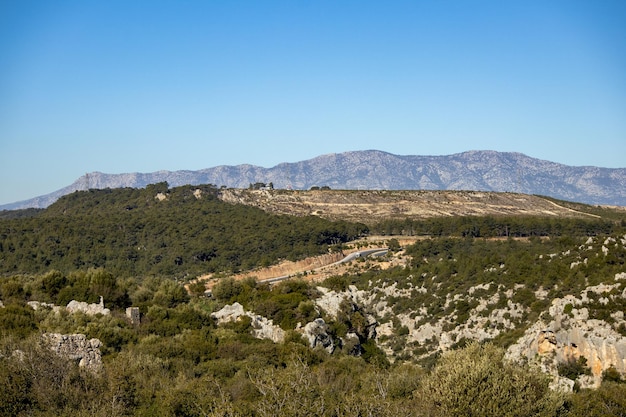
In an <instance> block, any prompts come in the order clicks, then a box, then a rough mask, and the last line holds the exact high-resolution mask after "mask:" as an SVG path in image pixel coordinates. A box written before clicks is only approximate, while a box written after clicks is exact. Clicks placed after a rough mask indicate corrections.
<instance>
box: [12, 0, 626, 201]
mask: <svg viewBox="0 0 626 417" xmlns="http://www.w3.org/2000/svg"><path fill="white" fill-rule="evenodd" d="M625 22H626V1H623V0H618V1H610V0H602V1H591V0H585V1H576V0H564V1H551V0H538V1H533V0H523V1H521V0H520V1H500V0H493V1H486V0H459V1H452V0H437V1H435V0H433V1H406V2H404V1H393V0H390V1H364V0H360V1H341V0H333V1H330V0H329V1H324V0H315V1H313V0H310V1H295V0H288V1H271V0H267V1H266V0H264V1H225V0H224V1H211V0H204V1H182V0H180V1H174V0H172V1H157V0H150V1H139V0H131V1H128V0H106V1H102V0H98V1H89V0H77V1H63V0H59V1H36V0H2V1H0V178H1V180H0V204H4V203H10V202H15V201H18V200H24V199H28V198H31V197H35V196H38V195H42V194H47V193H49V192H52V191H55V190H57V189H59V188H62V187H64V186H66V185H69V184H70V183H72V182H73V181H74V180H75V179H77V178H78V177H79V176H81V175H83V174H85V173H86V172H92V171H101V172H106V173H124V172H153V171H158V170H179V169H190V170H197V169H202V168H208V167H213V166H217V165H236V164H242V163H250V164H254V165H260V166H264V167H271V166H274V165H276V164H278V163H280V162H296V161H300V160H305V159H309V158H313V157H315V156H318V155H322V154H326V153H334V152H344V151H351V150H364V149H380V150H383V151H387V152H391V153H395V154H401V155H447V154H452V153H458V152H463V151H466V150H478V149H481V150H482V149H490V150H497V151H517V152H522V153H525V154H527V155H529V156H532V157H536V158H540V159H547V160H551V161H555V162H559V163H564V164H568V165H596V166H603V167H626V23H625Z"/></svg>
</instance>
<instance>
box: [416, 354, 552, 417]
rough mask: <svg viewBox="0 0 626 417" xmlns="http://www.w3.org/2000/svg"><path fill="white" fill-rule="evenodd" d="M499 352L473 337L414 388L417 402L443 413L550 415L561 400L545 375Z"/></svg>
mask: <svg viewBox="0 0 626 417" xmlns="http://www.w3.org/2000/svg"><path fill="white" fill-rule="evenodd" d="M503 357H504V350H503V349H501V348H498V347H496V346H494V345H491V344H485V345H481V344H478V343H476V342H471V343H470V344H468V345H467V347H465V348H463V349H460V350H456V351H451V352H448V353H446V354H444V355H443V356H442V357H441V358H440V360H439V362H438V363H437V365H436V367H435V368H434V369H433V371H432V372H431V373H430V374H429V375H428V376H427V377H426V378H425V379H424V380H423V383H422V384H421V385H420V387H419V389H418V390H417V391H416V398H417V404H416V406H423V407H426V410H427V412H426V413H425V414H426V415H431V416H446V417H454V416H458V417H465V416H482V417H488V416H494V417H496V416H497V417H500V416H510V417H514V416H519V417H529V416H547V415H554V413H555V412H556V411H557V410H558V409H559V407H560V406H561V404H562V400H561V399H560V397H559V395H557V394H555V393H554V392H552V391H551V390H550V389H549V387H548V382H549V381H548V379H547V377H546V376H545V375H541V374H538V373H535V372H533V371H531V370H529V369H527V368H523V367H521V366H517V365H513V364H509V363H504V362H503Z"/></svg>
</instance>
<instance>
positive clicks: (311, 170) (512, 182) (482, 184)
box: [0, 150, 626, 210]
mask: <svg viewBox="0 0 626 417" xmlns="http://www.w3.org/2000/svg"><path fill="white" fill-rule="evenodd" d="M163 181H167V182H168V184H169V185H170V186H173V187H175V186H180V185H187V184H190V185H198V184H215V185H217V186H226V187H230V188H247V187H248V186H249V185H250V184H251V183H257V182H264V183H270V182H271V183H273V185H274V187H275V188H293V189H309V188H310V187H312V186H324V185H327V186H329V187H331V188H333V189H369V190H376V189H385V190H474V191H511V192H519V193H524V194H540V195H545V196H550V197H554V198H558V199H563V200H569V201H575V202H580V203H587V204H597V205H617V206H626V168H600V167H593V166H569V165H563V164H559V163H555V162H550V161H545V160H541V159H536V158H532V157H529V156H526V155H524V154H521V153H517V152H496V151H468V152H463V153H458V154H453V155H444V156H418V155H394V154H391V153H387V152H383V151H378V150H367V151H354V152H344V153H337V154H326V155H321V156H318V157H316V158H313V159H309V160H306V161H300V162H294V163H289V162H284V163H281V164H278V165H276V166H274V167H272V168H263V167H259V166H255V165H248V164H244V165H236V166H226V165H222V166H217V167H213V168H206V169H202V170H198V171H188V170H181V171H157V172H152V173H130V174H104V173H101V172H93V173H89V174H85V175H83V176H81V177H80V178H79V179H78V180H76V181H75V182H74V183H72V184H71V185H69V186H67V187H64V188H62V189H60V190H57V191H55V192H53V193H50V194H47V195H43V196H39V197H36V198H33V199H30V200H24V201H20V202H16V203H11V204H5V205H2V206H0V210H15V209H22V208H45V207H47V206H49V205H50V204H52V203H54V202H55V201H56V200H57V199H59V198H60V197H62V196H63V195H66V194H70V193H72V192H74V191H79V190H87V189H104V188H121V187H131V188H143V187H145V186H146V185H148V184H154V183H157V182H163Z"/></svg>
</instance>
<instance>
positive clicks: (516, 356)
mask: <svg viewBox="0 0 626 417" xmlns="http://www.w3.org/2000/svg"><path fill="white" fill-rule="evenodd" d="M620 279H622V277H621V275H620V276H619V277H616V280H620ZM618 285H619V284H616V285H598V286H594V287H587V288H586V289H585V290H584V291H582V292H581V296H580V297H575V296H572V295H568V296H566V297H563V298H557V299H555V300H554V301H553V302H552V305H551V307H550V309H549V315H548V317H549V318H550V320H541V321H538V322H537V323H535V324H534V325H532V326H531V327H530V328H529V329H528V330H527V331H526V332H525V334H524V336H523V337H522V338H520V339H519V340H518V342H517V343H515V344H514V345H512V346H511V347H510V348H509V349H508V351H507V357H508V358H509V359H512V360H517V361H525V362H528V363H531V364H537V365H539V366H540V367H541V369H542V370H543V371H544V372H547V373H550V374H552V375H553V376H554V377H555V379H559V378H561V377H559V375H558V364H559V363H564V362H568V361H577V360H578V359H579V358H585V360H586V365H587V366H588V367H589V369H590V371H591V377H584V376H583V377H582V378H579V379H578V382H579V383H580V385H581V386H582V387H598V386H599V385H600V383H601V382H602V374H603V372H604V371H606V370H607V369H609V368H614V369H615V370H616V371H618V372H619V373H620V374H621V375H622V376H624V375H626V337H624V336H622V335H621V334H620V333H619V332H618V331H617V329H619V328H620V326H623V325H624V314H623V312H619V311H618V312H615V313H614V314H612V315H611V318H612V323H608V322H606V321H604V320H597V319H590V318H589V311H588V309H587V308H586V307H585V305H586V304H588V303H589V298H588V295H589V294H591V293H594V294H596V295H597V296H598V299H599V300H605V301H600V302H606V303H610V302H611V301H612V300H614V299H615V297H624V296H625V294H624V293H617V294H616V293H615V291H613V290H614V289H615V288H617V286H618ZM561 382H562V381H561ZM572 385H573V384H572Z"/></svg>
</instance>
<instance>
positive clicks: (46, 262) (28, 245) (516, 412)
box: [0, 184, 626, 417]
mask: <svg viewBox="0 0 626 417" xmlns="http://www.w3.org/2000/svg"><path fill="white" fill-rule="evenodd" d="M198 189H199V190H200V191H201V194H199V193H198V192H197V191H196V190H198ZM217 192H218V190H216V189H215V187H212V186H202V187H195V186H194V187H177V188H173V189H169V188H168V187H167V184H156V185H153V186H149V187H148V188H146V189H143V190H136V189H120V190H100V191H95V190H92V191H88V192H78V193H74V194H71V195H68V196H66V197H64V198H62V199H61V200H59V201H58V202H57V203H55V204H54V205H52V206H51V207H49V208H48V209H46V210H43V211H30V212H29V213H28V214H27V215H26V214H23V215H19V216H4V217H3V218H2V219H1V220H0V270H1V271H2V275H3V276H2V278H0V301H1V302H2V307H0V386H1V387H2V389H1V390H0V416H42V417H44V416H46V417H47V416H59V415H73V416H103V417H104V416H106V417H117V416H355V417H356V416H419V417H426V416H430V417H439V416H441V417H443V416H459V417H460V416H470V415H474V416H520V417H521V416H563V417H565V416H567V417H572V416H624V415H626V384H625V383H624V381H623V379H622V377H621V376H620V375H619V374H615V373H611V372H607V373H606V374H605V375H604V382H603V383H602V385H601V386H600V388H598V389H597V390H585V389H582V390H576V391H574V392H573V393H569V394H564V393H559V392H557V391H553V390H551V389H550V388H549V382H550V381H549V378H548V377H547V376H546V375H544V374H542V373H539V372H538V371H536V370H533V369H531V368H529V367H526V366H522V365H519V364H514V363H511V362H508V361H506V360H505V359H504V352H505V349H506V348H507V347H508V346H509V345H510V344H511V343H513V342H514V341H515V339H516V338H517V337H519V336H520V334H521V333H522V332H523V331H524V329H525V328H526V327H527V326H528V324H529V323H530V322H531V321H533V320H536V319H537V318H539V317H541V316H542V315H545V314H546V309H547V307H548V306H549V303H550V300H551V299H553V298H554V297H562V296H564V295H566V294H576V293H580V291H582V290H584V289H585V288H586V287H587V286H589V285H597V284H600V283H608V282H614V281H613V277H614V276H615V275H616V274H617V273H621V272H626V271H625V267H626V250H625V249H624V244H621V246H620V244H618V242H619V240H620V239H621V237H623V238H624V239H626V237H624V235H625V234H626V229H625V227H624V226H625V224H624V219H623V218H622V217H620V216H615V217H610V216H604V217H603V218H600V219H590V220H572V219H553V218H552V219H538V218H505V217H503V218H448V219H432V220H424V221H419V222H417V221H405V222H383V223H380V224H379V225H373V226H370V228H369V229H368V228H367V227H365V226H364V225H361V224H351V223H345V222H330V221H326V220H323V219H320V218H317V217H302V218H294V217H288V216H276V215H271V214H268V213H265V212H263V211H261V210H259V209H256V208H252V207H246V206H239V205H232V204H226V203H223V202H221V201H220V200H218V199H217V198H216V193H217ZM156 195H160V196H161V197H165V198H164V199H161V200H159V199H156V198H155V196H156ZM198 197H200V198H198ZM368 232H369V233H374V232H377V233H378V232H384V234H390V237H391V234H392V233H397V234H399V235H400V234H420V235H424V236H427V237H426V238H424V239H422V240H418V241H416V243H414V244H412V245H410V246H407V247H406V248H404V251H403V252H402V256H404V257H406V258H407V259H408V260H409V262H407V263H406V264H405V265H404V266H396V267H391V268H389V269H383V268H381V267H379V263H380V262H384V261H385V260H386V259H385V258H382V259H363V258H359V259H357V260H356V261H354V264H355V269H354V272H348V273H346V274H343V275H336V276H333V277H330V278H328V279H326V280H325V281H323V282H321V283H318V284H313V283H310V282H307V281H304V280H290V281H284V282H281V283H278V284H275V285H272V286H270V285H267V284H260V283H258V282H257V281H256V280H254V279H246V280H242V281H235V280H234V279H233V278H229V277H227V276H225V277H224V278H222V279H221V280H220V281H219V282H218V284H217V285H216V286H215V287H214V288H213V292H212V297H206V296H205V294H204V287H203V286H199V287H195V286H193V285H192V286H190V290H191V291H190V292H187V291H186V290H185V288H184V287H183V286H182V285H181V280H182V281H185V279H186V278H188V277H194V276H195V275H197V274H199V273H206V272H212V271H215V272H223V273H224V274H223V275H227V274H226V272H234V271H239V270H244V269H250V268H253V267H257V266H262V265H267V264H271V263H274V262H276V261H277V260H279V259H297V258H299V257H302V256H309V255H314V254H318V253H326V252H328V250H329V249H330V250H332V249H333V248H339V247H341V245H342V244H345V243H346V242H348V241H350V240H352V239H354V238H355V237H358V236H362V235H364V234H367V233H368ZM491 236H495V237H500V238H498V239H486V238H485V237H491ZM519 237H523V238H519ZM590 237H591V240H590ZM616 238H617V239H616ZM611 239H613V240H611ZM591 241H592V243H590V242H591ZM607 242H608V243H607ZM389 243H393V244H390V246H391V247H392V248H393V251H399V250H400V248H399V247H398V245H397V241H393V240H391V241H389ZM605 244H606V247H607V248H608V247H610V250H609V249H607V251H606V253H604V252H603V251H602V248H604V247H605ZM389 256H391V255H389ZM387 260H388V259H387ZM583 261H584V262H583ZM572 265H576V266H575V267H572ZM357 267H358V268H357ZM173 278H176V279H173ZM350 286H351V287H354V288H356V289H357V290H359V291H371V292H372V294H374V301H381V302H382V301H384V302H386V303H387V304H388V305H389V308H390V313H389V312H388V314H387V315H386V316H382V317H377V320H378V321H379V324H380V325H384V324H389V323H392V324H393V325H392V326H391V328H392V329H393V334H391V335H386V336H384V337H379V338H377V339H373V338H371V337H370V336H369V335H368V331H367V321H366V316H367V315H368V314H371V313H372V312H371V311H366V310H364V309H363V308H362V307H361V306H359V305H358V304H356V303H354V302H342V304H341V305H340V311H339V312H338V313H337V315H336V316H333V315H331V314H329V312H327V311H325V310H324V309H321V308H319V307H318V306H317V305H316V304H315V302H316V300H318V299H320V297H322V294H323V291H322V290H324V289H326V290H325V291H327V290H335V291H345V290H346V289H348V288H349V287H350ZM389 287H393V288H394V289H395V290H394V292H388V293H387V292H385V290H384V289H385V288H389ZM623 287H624V284H621V287H619V286H618V287H616V288H614V289H613V290H612V291H613V292H614V293H616V294H617V293H620V294H621V291H622V290H623ZM477 288H479V289H478V290H477ZM396 290H397V291H396ZM539 290H542V291H545V293H546V297H545V298H540V297H538V296H537V294H538V291H539ZM470 292H471V293H472V294H473V296H474V298H472V297H469V298H468V297H464V298H463V297H462V296H465V295H466V294H468V293H470ZM101 296H102V297H103V299H104V300H105V303H106V307H107V308H109V309H110V310H111V314H109V315H103V314H96V315H88V314H85V313H82V312H75V313H70V312H69V311H67V310H66V309H64V308H61V309H55V307H53V306H65V305H67V303H68V302H69V301H70V300H78V301H85V302H89V303H96V302H98V301H99V298H100V297H101ZM479 297H484V298H485V299H493V300H495V301H494V304H493V305H490V304H488V305H487V306H486V308H485V309H484V310H482V313H481V314H484V315H489V314H490V313H491V312H492V311H493V309H496V308H499V307H501V306H500V304H502V305H506V304H507V303H508V302H509V301H511V302H515V303H520V304H522V305H524V306H527V307H528V308H527V309H525V310H524V311H523V315H521V316H518V317H511V318H510V321H511V323H512V324H511V327H510V328H504V327H503V328H498V329H496V330H498V332H497V336H496V337H494V338H492V339H491V340H489V341H485V342H482V343H476V342H473V341H470V340H459V341H458V343H456V344H455V346H454V349H451V350H449V351H447V352H445V353H442V352H441V351H440V350H439V351H438V350H437V349H436V346H435V345H436V344H435V343H434V341H431V342H428V343H415V342H412V343H409V342H408V341H407V332H408V329H407V328H406V326H404V325H402V323H401V322H400V321H399V319H398V317H400V316H401V315H415V314H416V313H415V311H416V310H420V309H421V310H423V314H422V318H420V319H419V320H420V322H421V321H429V322H430V321H432V322H433V323H434V322H436V321H438V320H444V321H446V320H447V321H446V326H448V327H450V328H454V327H455V326H458V325H460V324H461V323H463V321H464V320H467V318H468V316H469V313H470V311H471V310H472V309H473V308H474V307H475V304H476V303H478V298H479ZM594 297H595V296H594V295H593V294H590V298H591V300H590V303H589V305H588V306H587V308H588V309H589V316H590V318H592V319H594V318H595V319H602V320H607V321H611V320H613V321H614V320H615V317H614V315H613V313H614V312H615V311H626V305H625V304H624V302H623V298H622V299H620V298H619V297H615V298H614V299H610V300H608V301H607V300H601V299H600V298H598V297H596V298H594ZM32 301H37V302H40V303H48V304H49V305H48V306H45V305H44V306H40V307H39V308H37V309H34V308H32V307H31V305H29V304H28V303H29V302H32ZM234 302H238V303H240V304H242V305H243V307H244V308H245V309H246V310H248V311H253V312H254V313H255V314H258V315H261V316H263V317H266V318H268V319H270V320H272V322H273V323H274V324H276V325H278V326H279V327H280V328H281V329H282V330H284V331H285V332H286V336H285V339H284V341H283V342H278V343H275V342H272V341H270V340H266V339H257V338H254V337H253V336H252V335H251V331H252V330H253V323H252V322H251V320H250V319H247V318H245V317H244V318H243V319H241V320H238V321H235V322H231V323H226V324H220V325H217V323H216V321H215V319H214V318H213V317H212V313H214V312H216V311H218V310H220V309H221V308H222V307H223V306H225V305H227V304H232V303H234ZM130 306H134V307H138V308H139V311H140V313H141V321H140V322H139V323H133V322H132V321H131V320H130V319H129V318H128V317H127V316H126V314H125V309H126V308H127V307H130ZM319 318H321V319H323V320H324V321H325V322H326V323H327V324H328V331H329V334H330V335H331V336H332V337H333V338H334V339H335V340H336V341H338V342H337V346H336V348H335V349H334V351H332V353H330V352H329V351H327V350H325V349H323V348H320V347H317V348H311V347H310V346H309V343H308V341H307V340H306V339H305V338H303V337H302V336H301V334H300V333H299V332H298V331H297V330H296V329H298V328H299V324H300V325H304V324H305V323H308V322H311V321H313V320H315V319H319ZM493 325H494V326H496V324H495V323H494V324H493ZM617 330H618V331H619V332H620V333H621V334H622V335H624V334H626V328H619V329H617ZM49 333H61V334H65V335H69V334H77V333H79V334H84V335H86V336H87V338H97V339H99V340H100V341H101V343H102V345H101V346H100V348H99V349H100V351H101V352H102V362H103V363H102V367H101V368H100V369H99V370H97V371H92V370H89V369H85V368H82V367H80V366H79V365H78V363H77V361H76V360H73V359H71V358H67V357H63V356H59V355H56V354H54V353H53V352H51V351H50V349H49V348H48V346H47V345H46V344H45V343H44V341H43V339H42V335H44V334H49ZM349 334H350V335H353V336H354V337H356V341H355V342H353V343H351V344H349V343H347V342H343V343H342V342H340V341H342V340H348V339H347V336H348V335H349ZM494 334H496V333H494ZM383 347H390V348H391V350H392V352H393V354H391V355H388V354H386V353H385V351H384V350H383ZM566 365H567V364H566ZM573 365H577V366H578V368H575V367H574V366H573ZM585 371H586V370H585V368H584V363H580V364H578V363H577V364H572V366H570V367H569V368H567V369H566V367H564V369H563V371H562V372H563V375H569V374H573V375H574V376H576V375H578V374H580V373H582V372H585Z"/></svg>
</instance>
